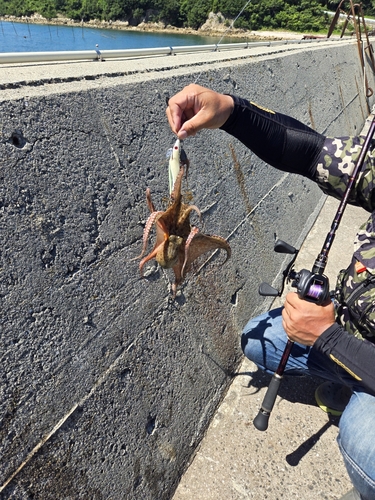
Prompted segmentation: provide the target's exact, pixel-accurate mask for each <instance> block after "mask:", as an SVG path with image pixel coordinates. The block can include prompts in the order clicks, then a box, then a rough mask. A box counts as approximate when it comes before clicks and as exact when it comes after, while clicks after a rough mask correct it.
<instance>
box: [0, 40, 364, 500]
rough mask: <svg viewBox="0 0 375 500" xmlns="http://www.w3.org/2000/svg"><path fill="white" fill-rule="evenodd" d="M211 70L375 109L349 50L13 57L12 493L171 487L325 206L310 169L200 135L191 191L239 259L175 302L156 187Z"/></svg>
mask: <svg viewBox="0 0 375 500" xmlns="http://www.w3.org/2000/svg"><path fill="white" fill-rule="evenodd" d="M93 68H95V69H93ZM196 78H198V79H199V83H201V84H202V85H208V86H211V87H213V88H215V89H216V90H218V91H222V92H229V93H234V92H235V93H238V94H240V95H242V96H246V97H249V98H250V99H252V100H257V101H259V102H260V103H262V104H263V105H265V106H267V107H270V108H275V109H278V110H281V111H284V112H286V113H289V114H292V115H293V116H295V117H296V118H299V119H301V120H303V121H304V122H306V123H308V124H311V125H312V126H313V127H315V128H316V129H318V130H319V131H322V132H329V133H331V134H334V133H341V134H342V133H345V134H346V133H354V132H355V131H356V130H358V129H360V128H361V126H362V124H363V121H364V119H365V117H366V116H367V112H368V110H367V105H366V101H365V98H364V97H363V92H362V79H361V73H360V65H359V62H358V54H357V48H356V45H355V44H353V43H351V42H340V43H334V42H332V43H329V44H326V45H324V44H318V43H312V44H309V45H305V46H303V47H299V46H297V45H296V46H294V47H292V48H291V47H288V48H287V49H285V50H282V49H277V50H276V49H272V50H271V49H263V53H262V51H261V50H260V49H259V48H258V49H254V51H252V50H249V51H247V52H246V55H243V56H242V55H241V56H239V55H238V52H236V53H235V52H227V53H218V54H214V55H213V54H209V55H207V54H206V55H205V54H200V55H199V56H198V55H196V54H195V55H194V56H191V57H189V56H186V55H185V56H183V57H182V56H179V57H177V56H176V57H175V58H173V57H169V58H155V59H152V60H148V61H142V63H141V64H140V62H139V61H117V62H116V63H113V62H110V63H107V62H104V63H93V62H90V63H89V62H88V63H87V64H71V65H69V64H61V65H60V64H56V65H51V64H45V65H22V66H20V67H16V66H14V65H13V66H12V65H10V66H7V67H6V68H2V72H1V76H0V84H1V85H2V87H1V88H2V89H3V90H2V91H1V94H0V124H1V126H0V131H1V139H0V158H1V163H0V172H1V184H0V193H1V198H0V224H1V238H2V247H1V263H0V268H1V274H0V279H1V282H0V290H1V297H2V311H1V342H2V349H1V359H0V364H1V372H0V376H1V398H0V412H1V413H0V414H1V419H2V420H1V422H2V425H1V427H0V437H1V439H0V453H1V461H0V463H1V465H0V495H2V498H6V499H8V498H14V499H23V498H25V499H31V498H33V499H43V500H45V499H56V498H64V499H77V498H84V499H86V498H95V499H101V498H103V499H104V498H105V499H107V498H111V499H129V500H131V499H139V498H142V499H152V500H155V499H158V500H159V499H160V500H162V499H168V498H171V496H172V494H173V492H174V489H175V488H176V486H177V484H178V482H179V479H180V477H181V474H182V473H183V471H184V470H185V468H186V465H187V462H188V460H189V459H190V457H191V455H192V454H193V453H194V451H195V449H196V447H197V445H198V444H199V442H200V440H201V438H202V436H203V435H204V433H205V431H206V429H207V427H208V424H209V422H210V420H211V418H212V416H213V414H214V412H215V410H216V408H217V407H218V405H219V403H220V402H221V400H222V397H223V394H224V393H225V391H226V389H227V387H228V385H229V384H230V382H231V380H232V374H233V373H234V370H235V369H236V367H237V366H238V363H239V361H240V360H241V355H240V351H239V343H238V336H239V333H240V331H241V329H242V327H243V326H244V324H245V322H246V321H247V319H248V318H249V316H251V315H253V314H255V313H257V312H260V311H261V310H264V309H265V308H266V307H268V306H269V304H270V301H269V300H264V299H262V298H261V297H260V296H259V295H258V293H257V288H258V284H259V283H260V282H261V281H263V280H273V279H274V277H275V276H276V275H278V273H279V272H280V269H281V268H282V266H283V258H282V256H277V255H275V254H273V252H272V248H273V242H274V239H275V237H282V238H283V239H286V240H288V241H289V242H290V243H291V244H294V245H298V244H300V243H301V242H302V241H303V239H304V237H305V235H306V233H307V232H308V230H309V228H310V227H311V224H312V223H313V221H314V219H315V217H316V214H317V213H318V211H319V208H320V207H321V204H322V196H321V193H320V191H319V190H318V189H317V188H316V186H314V185H313V184H312V183H310V182H309V181H307V180H304V179H300V178H298V177H296V176H293V175H288V174H284V173H282V172H278V171H276V170H273V169H270V168H269V167H267V166H266V165H264V164H262V163H261V162H260V161H258V160H257V159H256V158H255V157H254V156H253V155H252V154H251V153H250V152H249V151H247V150H246V149H245V148H244V147H243V146H242V145H241V144H239V143H238V142H237V141H235V140H234V139H233V138H231V137H229V136H227V135H225V134H224V133H223V132H221V131H205V132H202V133H200V134H199V135H197V137H195V138H193V139H190V140H189V141H186V143H185V149H186V152H187V154H188V156H189V158H190V161H191V168H190V173H189V179H188V185H187V186H186V185H185V186H184V189H186V190H188V191H189V192H191V193H192V195H193V200H194V203H195V204H197V205H198V207H199V208H200V209H201V210H202V213H203V219H204V231H205V232H206V233H208V234H211V233H214V234H219V235H221V236H223V237H226V238H228V241H229V242H230V244H231V246H232V258H231V259H230V261H229V262H228V263H226V264H225V266H223V267H221V266H220V263H221V262H222V259H223V257H222V256H221V255H215V256H214V257H213V258H211V259H207V260H204V259H203V260H202V261H201V264H202V265H201V266H200V267H199V266H196V267H195V268H194V272H192V273H191V274H190V275H189V276H188V278H187V279H186V281H185V283H184V285H183V286H182V288H181V291H180V293H179V295H178V297H177V299H176V300H175V301H171V298H170V291H169V283H170V280H171V275H170V273H169V272H166V271H163V270H161V269H159V268H157V267H156V266H155V264H153V263H151V264H150V265H148V266H147V269H146V272H145V275H146V278H145V279H140V278H139V273H138V262H137V261H134V260H132V259H134V258H135V257H136V256H137V255H139V253H140V251H141V246H142V233H143V227H144V224H145V221H146V218H147V216H148V211H147V208H146V204H145V198H144V193H145V190H146V187H150V189H151V192H152V193H153V197H154V202H155V204H156V206H157V208H159V207H163V206H165V199H166V196H167V189H168V188H167V183H168V181H167V169H166V164H165V152H166V149H167V148H169V147H171V146H172V144H173V141H174V138H173V136H172V134H171V132H170V130H169V127H168V125H167V122H166V119H165V114H164V110H165V98H166V96H167V95H172V94H173V93H175V92H176V91H178V90H179V89H180V88H181V87H183V86H184V85H186V84H188V83H190V82H192V81H194V80H195V79H196Z"/></svg>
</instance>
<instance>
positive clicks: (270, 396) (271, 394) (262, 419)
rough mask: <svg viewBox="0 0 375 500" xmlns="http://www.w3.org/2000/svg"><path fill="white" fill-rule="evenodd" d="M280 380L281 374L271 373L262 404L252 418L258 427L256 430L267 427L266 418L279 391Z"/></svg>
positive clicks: (263, 429)
mask: <svg viewBox="0 0 375 500" xmlns="http://www.w3.org/2000/svg"><path fill="white" fill-rule="evenodd" d="M281 380H282V376H281V375H278V374H277V373H274V374H273V377H272V379H271V382H270V384H269V386H268V389H267V392H266V394H265V396H264V399H263V403H262V406H261V407H260V410H259V412H258V415H257V416H256V417H255V418H254V420H253V424H254V427H255V428H256V429H258V431H266V430H267V428H268V420H269V418H270V415H271V411H272V408H273V406H274V404H275V401H276V397H277V393H278V392H279V386H280V383H281Z"/></svg>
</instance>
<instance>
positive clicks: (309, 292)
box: [259, 240, 330, 305]
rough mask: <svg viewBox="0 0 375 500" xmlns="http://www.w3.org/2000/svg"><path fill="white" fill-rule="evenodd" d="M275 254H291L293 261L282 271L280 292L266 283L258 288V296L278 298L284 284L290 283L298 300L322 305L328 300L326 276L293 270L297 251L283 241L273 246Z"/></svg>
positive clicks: (305, 270)
mask: <svg viewBox="0 0 375 500" xmlns="http://www.w3.org/2000/svg"><path fill="white" fill-rule="evenodd" d="M274 251H275V252H277V253H286V254H293V255H294V257H293V259H292V260H291V261H290V262H289V264H288V265H287V267H286V269H285V270H284V271H283V283H282V287H281V290H280V291H279V290H277V289H276V288H274V287H272V286H271V285H269V284H268V283H262V284H261V285H260V287H259V294H260V295H262V296H266V297H280V296H281V295H282V293H283V291H284V286H285V283H289V282H291V285H292V287H294V288H297V294H298V297H299V298H300V299H303V300H307V301H309V302H314V303H315V304H317V305H322V304H324V303H325V302H327V300H329V297H330V292H329V281H328V278H327V276H325V275H324V274H319V273H318V272H314V270H313V271H308V270H307V269H302V270H301V271H299V272H297V271H295V270H294V269H293V265H294V261H295V260H296V258H297V255H298V250H297V249H296V248H294V247H293V246H291V245H289V244H288V243H285V241H282V240H277V241H276V243H275V246H274Z"/></svg>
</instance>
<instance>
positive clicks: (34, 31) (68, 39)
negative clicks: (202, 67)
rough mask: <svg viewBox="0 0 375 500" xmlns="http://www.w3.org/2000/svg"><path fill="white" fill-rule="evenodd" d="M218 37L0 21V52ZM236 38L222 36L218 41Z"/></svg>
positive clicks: (206, 41) (189, 42)
mask: <svg viewBox="0 0 375 500" xmlns="http://www.w3.org/2000/svg"><path fill="white" fill-rule="evenodd" d="M219 41H220V37H209V36H199V35H184V34H170V33H165V34H164V33H150V32H141V31H131V30H114V29H100V28H88V27H81V26H65V25H62V26H60V25H44V24H32V23H20V22H12V21H0V52H44V51H55V50H62V51H66V50H92V49H95V47H96V45H98V46H99V49H101V50H113V49H140V48H150V47H175V46H180V45H206V44H215V43H218V42H219ZM233 41H235V42H240V41H241V40H239V39H231V38H230V37H226V38H224V39H223V40H222V41H221V43H229V42H233Z"/></svg>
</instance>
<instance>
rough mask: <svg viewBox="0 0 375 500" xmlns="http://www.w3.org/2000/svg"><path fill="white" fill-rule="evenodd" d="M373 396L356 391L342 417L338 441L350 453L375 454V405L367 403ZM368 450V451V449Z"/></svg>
mask: <svg viewBox="0 0 375 500" xmlns="http://www.w3.org/2000/svg"><path fill="white" fill-rule="evenodd" d="M369 398H370V399H369ZM368 399H369V401H371V399H373V397H372V396H370V395H368V394H358V393H354V394H353V396H352V398H351V400H350V401H349V403H348V406H347V407H346V409H345V411H344V412H343V414H342V415H341V417H340V424H339V427H340V432H339V436H338V441H339V444H340V446H341V447H342V448H343V449H344V450H345V451H346V453H348V454H349V455H351V456H353V455H357V454H358V453H359V454H361V455H364V456H368V455H370V456H373V453H374V452H373V439H372V436H373V435H374V432H375V418H374V415H373V408H374V406H373V405H372V404H371V403H370V404H366V403H368ZM366 450H367V451H366Z"/></svg>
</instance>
